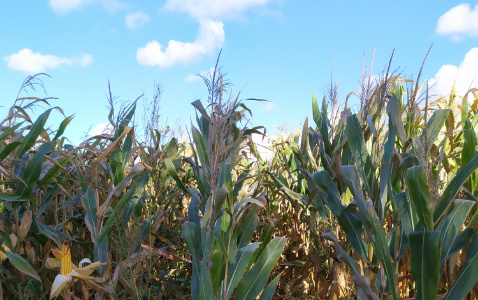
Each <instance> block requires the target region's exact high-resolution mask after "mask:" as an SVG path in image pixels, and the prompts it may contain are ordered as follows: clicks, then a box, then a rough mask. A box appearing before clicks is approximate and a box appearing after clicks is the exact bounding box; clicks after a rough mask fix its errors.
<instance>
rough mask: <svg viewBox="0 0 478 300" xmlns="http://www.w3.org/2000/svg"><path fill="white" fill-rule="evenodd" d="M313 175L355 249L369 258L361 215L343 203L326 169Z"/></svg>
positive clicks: (365, 257)
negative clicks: (324, 192) (357, 214)
mask: <svg viewBox="0 0 478 300" xmlns="http://www.w3.org/2000/svg"><path fill="white" fill-rule="evenodd" d="M312 176H313V178H314V180H315V183H316V184H317V185H318V186H319V187H320V188H321V189H323V190H324V191H326V193H327V196H326V199H325V202H326V203H327V204H328V206H329V208H330V211H331V212H332V214H333V215H334V216H335V217H336V218H337V221H338V222H339V224H340V227H341V228H342V230H343V231H344V232H345V234H346V235H347V238H348V239H349V241H350V243H351V244H352V246H353V247H354V248H355V251H357V253H358V254H359V255H360V256H362V257H363V258H364V259H367V248H366V245H365V242H364V240H363V238H362V235H363V226H362V223H361V221H360V219H359V217H357V216H356V215H355V214H353V213H351V212H350V211H349V210H347V208H346V207H345V206H344V205H342V202H341V201H340V195H339V192H338V190H337V187H336V186H335V183H334V182H333V180H332V177H330V175H329V174H328V173H327V172H326V171H320V172H317V173H314V174H313V175H312Z"/></svg>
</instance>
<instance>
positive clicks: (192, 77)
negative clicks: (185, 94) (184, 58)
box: [184, 68, 214, 83]
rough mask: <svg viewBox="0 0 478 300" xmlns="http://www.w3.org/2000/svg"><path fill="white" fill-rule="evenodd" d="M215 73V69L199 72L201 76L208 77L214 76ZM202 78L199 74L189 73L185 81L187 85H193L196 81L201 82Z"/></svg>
mask: <svg viewBox="0 0 478 300" xmlns="http://www.w3.org/2000/svg"><path fill="white" fill-rule="evenodd" d="M213 72H214V68H210V69H209V70H204V71H201V72H199V75H201V76H208V75H212V73H213ZM201 76H198V74H192V73H189V74H188V76H186V78H184V81H186V82H187V83H191V82H194V81H200V80H201Z"/></svg>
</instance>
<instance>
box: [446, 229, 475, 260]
mask: <svg viewBox="0 0 478 300" xmlns="http://www.w3.org/2000/svg"><path fill="white" fill-rule="evenodd" d="M475 233H476V229H474V228H466V229H465V230H463V231H462V232H460V233H459V234H458V235H457V236H456V238H455V241H453V245H452V246H451V248H450V251H449V252H448V256H447V257H445V261H446V260H447V259H449V258H450V257H451V256H452V255H453V254H455V253H457V252H458V251H460V250H461V249H463V248H465V246H466V245H468V243H469V242H470V241H471V239H472V238H473V236H474V235H475Z"/></svg>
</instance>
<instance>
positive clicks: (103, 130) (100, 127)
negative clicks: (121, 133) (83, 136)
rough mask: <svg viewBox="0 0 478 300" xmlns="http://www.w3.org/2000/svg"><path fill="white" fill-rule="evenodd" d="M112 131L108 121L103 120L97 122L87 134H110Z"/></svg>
mask: <svg viewBox="0 0 478 300" xmlns="http://www.w3.org/2000/svg"><path fill="white" fill-rule="evenodd" d="M112 132H113V126H111V124H110V123H109V122H103V123H99V124H97V125H96V126H95V127H93V129H91V130H90V132H89V136H90V137H92V136H96V135H100V134H111V133H112Z"/></svg>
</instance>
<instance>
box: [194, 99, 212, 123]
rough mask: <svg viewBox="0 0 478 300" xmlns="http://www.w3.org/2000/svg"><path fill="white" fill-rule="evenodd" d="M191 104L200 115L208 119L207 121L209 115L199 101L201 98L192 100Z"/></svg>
mask: <svg viewBox="0 0 478 300" xmlns="http://www.w3.org/2000/svg"><path fill="white" fill-rule="evenodd" d="M191 104H192V105H193V106H194V108H196V109H197V110H198V111H199V112H200V113H201V115H202V116H203V117H204V118H205V119H206V120H208V121H209V120H210V118H209V115H208V114H207V111H206V109H205V108H204V106H203V105H202V103H201V100H196V101H194V102H192V103H191Z"/></svg>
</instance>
